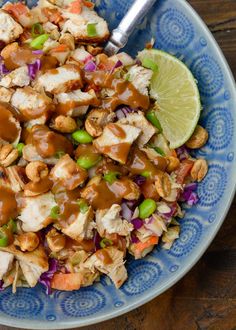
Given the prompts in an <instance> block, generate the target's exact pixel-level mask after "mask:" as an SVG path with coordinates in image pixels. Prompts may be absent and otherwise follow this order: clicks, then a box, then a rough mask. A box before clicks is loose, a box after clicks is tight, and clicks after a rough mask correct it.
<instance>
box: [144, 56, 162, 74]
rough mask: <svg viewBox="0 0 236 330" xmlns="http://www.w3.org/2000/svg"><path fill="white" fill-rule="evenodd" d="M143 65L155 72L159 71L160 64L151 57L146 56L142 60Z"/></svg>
mask: <svg viewBox="0 0 236 330" xmlns="http://www.w3.org/2000/svg"><path fill="white" fill-rule="evenodd" d="M142 66H144V67H145V68H147V69H151V70H152V71H154V72H157V71H158V65H157V64H156V63H155V62H154V61H153V60H151V59H150V58H144V59H143V61H142Z"/></svg>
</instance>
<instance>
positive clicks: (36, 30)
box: [31, 23, 44, 38]
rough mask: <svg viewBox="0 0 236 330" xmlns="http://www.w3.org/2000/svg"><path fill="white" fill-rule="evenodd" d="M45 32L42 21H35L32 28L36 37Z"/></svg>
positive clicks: (32, 33) (33, 35) (32, 32)
mask: <svg viewBox="0 0 236 330" xmlns="http://www.w3.org/2000/svg"><path fill="white" fill-rule="evenodd" d="M43 33H44V30H43V27H42V25H41V24H40V23H35V24H34V25H33V26H32V28H31V35H32V37H33V38H36V37H38V36H40V35H41V34H43Z"/></svg>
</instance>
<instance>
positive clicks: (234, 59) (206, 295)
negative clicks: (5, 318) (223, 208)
mask: <svg viewBox="0 0 236 330" xmlns="http://www.w3.org/2000/svg"><path fill="white" fill-rule="evenodd" d="M189 2H190V4H191V5H192V6H193V7H194V8H195V10H196V11H197V12H198V13H199V14H200V16H201V17H202V18H203V19H204V21H205V22H206V24H207V25H208V26H209V28H210V29H211V31H212V32H213V34H214V36H215V38H216V40H217V42H218V43H219V45H220V47H221V49H222V50H223V52H224V54H225V56H226V58H227V60H228V62H229V65H230V66H231V69H232V71H233V74H234V76H235V77H236V0H190V1H189ZM235 237H236V199H235V200H234V203H233V205H232V207H231V209H230V211H229V214H228V216H227V218H226V220H225V223H224V225H223V227H222V228H221V230H220V232H219V233H218V235H217V237H216V238H215V240H214V242H213V243H212V244H211V246H210V248H209V249H208V250H207V252H206V253H205V255H204V256H203V257H202V259H201V260H200V261H199V262H198V263H197V265H196V266H195V267H194V268H193V269H192V270H191V271H190V272H189V273H188V274H187V275H186V276H185V277H184V278H183V279H182V280H181V281H180V282H178V283H177V284H176V285H175V286H174V287H172V288H171V289H169V290H168V291H167V292H165V293H164V294H162V295H161V296H159V297H157V298H156V299H154V300H153V301H151V302H149V303H148V304H146V305H144V306H142V307H140V308H138V309H136V310H134V311H132V312H130V313H128V314H126V315H123V316H120V317H118V318H116V319H113V320H110V321H106V322H103V323H100V324H97V325H94V326H90V327H84V328H81V329H82V330H104V329H105V330H172V329H174V330H195V329H196V330H236V238H235ZM10 329H11V328H8V327H5V326H0V330H10Z"/></svg>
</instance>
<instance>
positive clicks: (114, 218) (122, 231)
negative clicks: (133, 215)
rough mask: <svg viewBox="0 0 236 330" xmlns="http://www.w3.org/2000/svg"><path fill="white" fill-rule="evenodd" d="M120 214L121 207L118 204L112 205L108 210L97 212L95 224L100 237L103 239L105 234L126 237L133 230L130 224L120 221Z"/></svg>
mask: <svg viewBox="0 0 236 330" xmlns="http://www.w3.org/2000/svg"><path fill="white" fill-rule="evenodd" d="M120 212H121V206H120V205H118V204H113V205H112V206H111V207H110V209H107V210H97V212H96V224H97V230H98V232H99V235H100V236H101V237H104V236H105V234H106V233H108V234H113V233H116V234H118V235H120V236H128V235H129V233H130V232H131V231H132V230H133V225H132V224H131V223H129V222H128V221H126V220H122V218H121V216H120Z"/></svg>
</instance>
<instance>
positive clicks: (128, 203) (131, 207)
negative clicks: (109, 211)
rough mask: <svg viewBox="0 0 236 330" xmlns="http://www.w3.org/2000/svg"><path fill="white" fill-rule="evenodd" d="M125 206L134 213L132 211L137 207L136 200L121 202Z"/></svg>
mask: <svg viewBox="0 0 236 330" xmlns="http://www.w3.org/2000/svg"><path fill="white" fill-rule="evenodd" d="M123 201H124V202H125V203H126V204H127V206H128V207H129V208H130V209H131V210H132V211H134V209H135V208H136V206H137V205H138V200H136V199H134V200H132V201H127V200H125V199H124V200H123Z"/></svg>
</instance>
